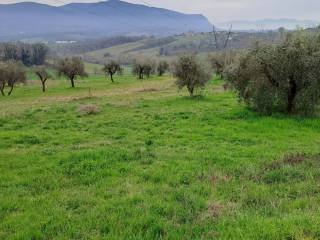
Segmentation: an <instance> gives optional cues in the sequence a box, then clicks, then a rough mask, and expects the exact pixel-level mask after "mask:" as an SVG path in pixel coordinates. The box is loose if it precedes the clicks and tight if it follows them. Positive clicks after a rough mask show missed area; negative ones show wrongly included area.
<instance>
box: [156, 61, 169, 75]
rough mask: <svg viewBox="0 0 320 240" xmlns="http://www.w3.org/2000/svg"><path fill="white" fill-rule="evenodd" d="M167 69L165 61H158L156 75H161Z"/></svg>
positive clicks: (167, 64) (167, 65)
mask: <svg viewBox="0 0 320 240" xmlns="http://www.w3.org/2000/svg"><path fill="white" fill-rule="evenodd" d="M168 69H169V63H167V62H166V61H160V62H159V64H158V67H157V72H158V76H160V77H161V76H162V75H163V74H165V73H166V71H168Z"/></svg>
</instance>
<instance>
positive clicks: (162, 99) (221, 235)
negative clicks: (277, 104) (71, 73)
mask: <svg viewBox="0 0 320 240" xmlns="http://www.w3.org/2000/svg"><path fill="white" fill-rule="evenodd" d="M173 83H174V80H173V79H172V78H171V77H170V76H165V77H163V78H158V77H153V78H151V79H146V80H143V81H140V80H136V79H135V78H133V77H132V76H128V75H125V76H122V77H117V78H116V83H115V84H111V83H110V81H108V80H107V79H106V78H104V77H102V76H100V75H95V76H93V77H91V78H89V79H82V80H78V81H77V82H76V89H71V88H70V87H69V83H68V82H67V81H66V80H63V79H60V80H54V81H51V82H50V84H49V86H48V92H47V93H45V94H42V93H41V91H40V85H39V84H38V83H37V82H36V81H32V82H31V83H30V84H28V85H27V86H18V87H17V88H16V89H15V91H14V92H13V96H11V97H3V98H0V107H1V112H0V173H1V174H0V239H257V240H258V239H259V240H260V239H270V240H271V239H272V240H273V239H319V238H320V214H319V207H320V155H319V153H320V147H319V146H320V120H319V119H318V118H300V117H288V116H284V115H280V114H277V115H273V116H260V115H258V114H256V113H254V112H252V111H250V110H249V109H247V108H246V107H245V106H243V105H240V104H239V103H238V102H237V99H236V97H235V96H234V94H233V93H231V92H224V91H222V87H221V84H222V83H221V81H218V80H212V82H211V83H210V84H209V85H208V87H207V89H206V91H204V92H203V97H197V98H194V99H190V98H189V97H187V93H186V92H185V91H184V90H183V91H178V90H177V89H176V88H175V87H174V86H173ZM89 89H90V93H91V94H89ZM86 104H93V105H96V106H97V107H98V108H99V109H100V112H98V113H96V114H92V115H85V114H83V113H80V112H79V111H78V108H79V106H83V105H86ZM302 154H303V155H302ZM284 156H287V157H285V158H284Z"/></svg>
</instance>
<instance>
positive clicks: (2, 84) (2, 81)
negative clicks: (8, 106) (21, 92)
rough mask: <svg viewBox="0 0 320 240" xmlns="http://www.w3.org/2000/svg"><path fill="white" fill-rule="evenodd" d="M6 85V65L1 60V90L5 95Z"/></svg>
mask: <svg viewBox="0 0 320 240" xmlns="http://www.w3.org/2000/svg"><path fill="white" fill-rule="evenodd" d="M5 86H6V67H5V64H4V63H3V62H0V92H1V95H2V96H4V95H5V93H4V88H5Z"/></svg>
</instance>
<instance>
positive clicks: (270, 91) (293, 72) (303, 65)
mask: <svg viewBox="0 0 320 240" xmlns="http://www.w3.org/2000/svg"><path fill="white" fill-rule="evenodd" d="M319 66H320V38H319V36H317V37H316V36H313V35H310V36H301V35H300V36H299V35H298V36H295V35H292V36H288V37H287V38H286V39H284V40H283V41H282V42H281V43H280V44H279V45H261V44H257V45H256V46H255V47H254V48H253V49H252V50H250V51H249V52H248V53H247V54H245V55H244V56H242V57H241V58H240V60H239V62H238V63H237V64H234V65H233V66H232V67H230V68H229V69H228V70H227V71H226V76H227V78H228V80H229V81H230V83H231V84H232V86H233V88H234V89H235V90H236V91H237V93H238V95H239V98H240V99H241V100H243V101H244V102H245V103H247V104H248V105H249V106H251V107H253V108H254V109H256V110H257V111H259V112H263V113H271V112H273V111H283V112H287V113H289V114H290V113H292V112H302V113H310V112H312V111H314V110H315V107H316V106H317V105H318V104H319V101H320V90H319V89H320V68H319Z"/></svg>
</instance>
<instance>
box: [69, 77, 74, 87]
mask: <svg viewBox="0 0 320 240" xmlns="http://www.w3.org/2000/svg"><path fill="white" fill-rule="evenodd" d="M70 80H71V87H72V88H74V77H72V78H70Z"/></svg>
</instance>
